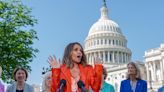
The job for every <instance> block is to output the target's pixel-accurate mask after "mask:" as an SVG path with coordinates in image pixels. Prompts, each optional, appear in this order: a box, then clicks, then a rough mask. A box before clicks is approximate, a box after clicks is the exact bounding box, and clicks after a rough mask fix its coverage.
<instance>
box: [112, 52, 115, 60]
mask: <svg viewBox="0 0 164 92" xmlns="http://www.w3.org/2000/svg"><path fill="white" fill-rule="evenodd" d="M112 62H113V63H115V60H114V51H112Z"/></svg>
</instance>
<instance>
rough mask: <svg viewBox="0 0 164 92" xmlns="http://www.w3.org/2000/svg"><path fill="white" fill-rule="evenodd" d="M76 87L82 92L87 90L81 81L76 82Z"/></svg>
mask: <svg viewBox="0 0 164 92" xmlns="http://www.w3.org/2000/svg"><path fill="white" fill-rule="evenodd" d="M77 85H78V87H79V88H81V89H82V92H88V91H87V89H86V88H85V84H84V83H83V82H82V81H81V80H79V81H78V82H77Z"/></svg>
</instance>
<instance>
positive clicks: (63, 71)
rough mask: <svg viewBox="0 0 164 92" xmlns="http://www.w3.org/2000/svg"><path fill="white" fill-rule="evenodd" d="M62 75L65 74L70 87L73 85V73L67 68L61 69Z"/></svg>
mask: <svg viewBox="0 0 164 92" xmlns="http://www.w3.org/2000/svg"><path fill="white" fill-rule="evenodd" d="M61 73H63V75H64V77H65V78H66V80H67V82H68V84H69V85H71V72H70V69H68V68H67V67H66V66H63V67H62V68H61Z"/></svg>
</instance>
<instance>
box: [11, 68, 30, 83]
mask: <svg viewBox="0 0 164 92" xmlns="http://www.w3.org/2000/svg"><path fill="white" fill-rule="evenodd" d="M18 70H22V71H24V72H25V75H26V79H25V81H26V80H27V77H28V72H27V70H26V69H25V68H23V67H17V68H15V69H14V72H13V76H14V80H15V81H17V79H16V73H17V72H18Z"/></svg>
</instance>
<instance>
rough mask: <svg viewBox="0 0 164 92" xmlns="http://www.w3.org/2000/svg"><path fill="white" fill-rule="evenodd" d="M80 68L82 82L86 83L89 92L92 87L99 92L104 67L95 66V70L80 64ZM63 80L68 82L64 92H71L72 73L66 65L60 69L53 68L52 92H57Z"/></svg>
mask: <svg viewBox="0 0 164 92" xmlns="http://www.w3.org/2000/svg"><path fill="white" fill-rule="evenodd" d="M79 68H80V80H81V81H83V82H84V84H85V88H86V89H87V90H88V92H90V91H89V87H92V89H93V91H94V92H99V90H100V86H101V79H102V73H103V67H102V65H95V67H94V69H93V67H92V66H91V65H87V66H83V65H81V64H79ZM61 79H65V80H66V86H65V87H64V91H63V92H71V72H70V69H69V68H67V67H66V65H64V64H63V65H62V66H61V67H60V68H52V83H51V92H57V90H58V88H59V84H60V80H61Z"/></svg>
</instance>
